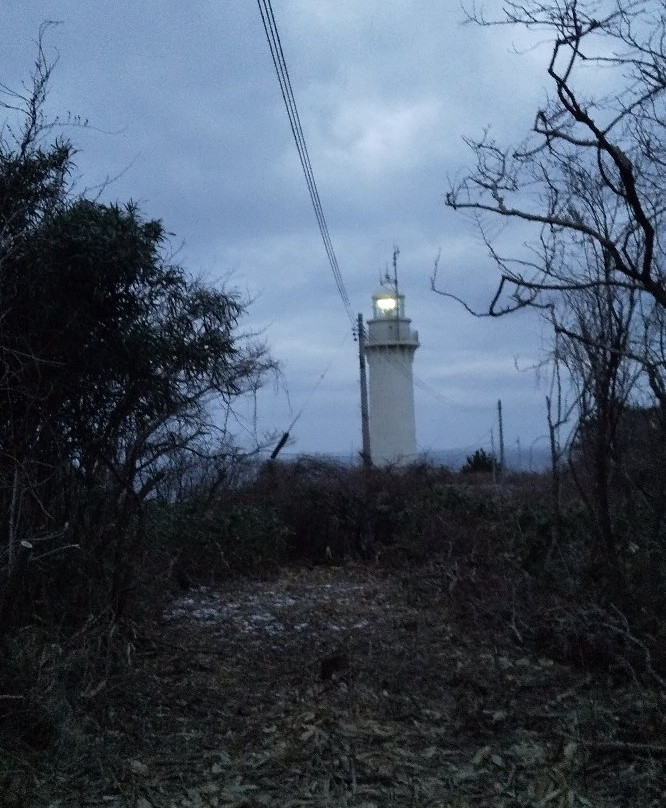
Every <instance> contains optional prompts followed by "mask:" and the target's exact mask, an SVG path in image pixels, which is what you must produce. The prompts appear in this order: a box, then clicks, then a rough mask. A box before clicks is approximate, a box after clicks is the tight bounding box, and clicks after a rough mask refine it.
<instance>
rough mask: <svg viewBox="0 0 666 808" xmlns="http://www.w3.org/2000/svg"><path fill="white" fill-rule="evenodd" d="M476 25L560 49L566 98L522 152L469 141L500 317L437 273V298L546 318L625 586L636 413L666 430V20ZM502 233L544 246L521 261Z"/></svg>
mask: <svg viewBox="0 0 666 808" xmlns="http://www.w3.org/2000/svg"><path fill="white" fill-rule="evenodd" d="M467 19H468V21H469V22H473V23H476V24H478V25H481V26H491V27H492V26H517V27H521V28H523V29H525V30H527V31H530V32H534V33H535V37H536V36H538V38H539V40H540V44H539V45H538V47H540V48H541V47H544V44H543V41H544V34H545V40H546V42H549V43H550V51H549V55H548V58H547V61H546V66H545V70H546V73H547V76H548V79H549V82H550V88H551V93H550V95H549V97H548V98H547V100H546V102H545V103H544V104H543V106H541V107H540V108H539V109H538V110H537V111H536V114H535V117H534V124H533V127H532V131H531V132H530V133H529V134H528V135H527V137H526V138H525V139H524V140H523V142H521V143H520V144H519V145H518V146H511V147H505V146H502V145H501V144H499V143H498V142H497V141H496V140H494V139H493V137H492V136H491V133H490V130H486V131H485V132H484V133H483V135H482V136H481V137H480V138H471V137H468V138H465V141H466V143H467V145H468V146H469V148H470V150H471V152H472V154H473V158H474V165H473V168H472V169H471V170H470V171H469V172H467V173H466V174H465V175H463V176H462V178H460V179H457V180H455V181H452V183H451V185H450V188H449V190H448V193H447V194H446V204H447V205H448V206H449V207H451V208H452V209H454V210H462V211H467V212H470V213H471V214H472V215H473V216H474V218H475V220H476V222H477V224H478V226H479V228H480V230H481V233H482V236H483V239H484V242H485V244H486V246H487V248H488V251H489V254H490V256H491V258H492V260H493V262H494V263H495V265H496V266H497V267H498V269H499V280H498V283H497V286H496V289H495V292H494V294H493V295H492V297H491V300H490V301H489V304H488V306H487V308H486V309H485V310H483V311H479V310H472V309H471V307H470V306H468V305H467V304H466V303H465V302H464V301H462V300H460V298H459V297H457V296H456V295H455V294H454V293H453V292H451V291H450V290H446V291H444V290H442V289H441V288H440V287H439V285H438V278H437V265H436V266H435V273H434V275H433V288H434V289H435V291H438V292H439V293H440V294H443V295H445V296H447V297H451V298H454V299H456V300H458V301H459V302H461V303H463V305H465V307H466V308H467V310H468V311H471V312H472V313H474V314H476V315H478V316H490V317H498V316H502V315H507V314H510V313H512V312H514V311H516V310H518V309H521V308H524V307H536V308H538V309H540V310H542V311H543V313H544V315H545V316H546V317H547V319H548V320H549V321H550V322H551V324H552V326H553V329H554V333H555V345H556V348H555V359H556V361H557V362H558V363H559V366H560V367H562V368H566V369H567V371H568V373H569V377H570V382H571V384H572V385H573V388H574V389H575V391H576V394H577V402H576V403H577V415H578V425H577V432H576V439H575V441H576V442H577V446H578V449H579V453H578V457H579V459H580V458H584V459H585V463H586V464H587V468H588V473H586V475H583V476H584V477H585V479H584V480H582V482H584V483H585V486H584V487H583V488H582V489H581V490H582V493H583V495H584V498H586V499H587V501H588V504H589V509H590V513H591V515H592V516H593V519H592V524H593V526H594V527H593V532H595V533H596V535H597V537H598V538H599V548H603V554H604V558H605V559H606V561H607V562H608V563H609V564H610V565H611V566H612V567H613V568H614V569H616V570H617V567H618V564H619V550H620V547H619V544H618V533H617V530H616V526H615V524H614V511H617V508H614V504H613V503H614V497H615V495H616V493H617V492H616V490H615V489H614V485H615V484H616V481H617V480H618V479H620V478H623V479H624V480H625V482H626V481H628V480H629V477H630V475H629V474H628V471H629V469H628V466H627V464H626V463H624V464H623V460H622V457H621V456H620V451H619V446H620V441H619V440H618V434H619V432H620V425H621V421H622V419H623V418H625V417H628V416H627V413H630V412H631V410H632V405H636V404H640V405H641V406H642V407H643V408H644V409H646V411H648V412H651V411H652V409H653V407H654V406H655V402H656V405H657V409H658V410H659V413H661V415H660V416H659V419H660V422H662V423H663V422H664V420H665V419H664V418H663V413H664V412H666V395H665V393H666V362H665V361H664V360H665V359H666V352H665V351H664V347H665V345H666V339H665V337H666V331H665V330H664V326H665V319H666V318H665V314H664V312H665V310H666V253H665V248H666V242H665V233H664V225H665V223H666V217H665V210H666V193H665V192H666V8H665V7H664V4H663V3H662V2H657V1H656V0H653V1H651V0H562V1H560V0H524V1H523V2H505V3H503V4H502V12H501V14H500V16H499V17H490V16H487V15H486V13H485V11H484V9H483V7H481V6H473V7H472V8H470V9H468V10H467ZM535 47H537V45H535ZM493 218H495V219H497V220H499V221H505V222H511V221H513V222H514V223H516V224H518V225H520V226H521V233H523V232H524V231H525V229H527V231H528V232H531V233H532V236H531V237H528V240H527V242H526V243H525V244H524V245H523V247H522V248H521V247H518V248H514V250H513V251H512V252H511V254H509V255H505V254H504V252H503V250H502V249H501V248H500V246H498V241H497V239H496V238H495V237H494V236H495V234H496V229H495V230H493V227H492V225H491V224H490V222H492V220H493ZM665 434H666V433H664V432H663V431H661V432H659V435H658V436H657V433H656V432H655V440H661V441H663V440H664V436H665ZM625 454H626V453H625ZM579 468H580V467H579ZM655 471H656V474H657V475H658V476H660V477H661V479H663V477H664V475H663V470H660V469H655ZM632 484H633V483H632ZM659 489H660V490H661V486H659ZM627 498H628V497H625V500H626V499H627ZM629 498H630V497H629ZM662 510H663V508H662ZM655 513H656V511H655ZM657 522H659V524H661V517H660V518H659V519H658V520H657ZM659 529H661V528H660V527H659Z"/></svg>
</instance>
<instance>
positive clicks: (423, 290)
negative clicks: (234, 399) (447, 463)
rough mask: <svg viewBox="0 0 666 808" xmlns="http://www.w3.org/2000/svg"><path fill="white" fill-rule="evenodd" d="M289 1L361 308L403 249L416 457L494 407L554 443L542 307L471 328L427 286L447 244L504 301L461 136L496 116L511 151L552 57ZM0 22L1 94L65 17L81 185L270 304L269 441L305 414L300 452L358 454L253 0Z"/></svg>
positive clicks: (338, 243) (446, 279)
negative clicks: (470, 201) (135, 212)
mask: <svg viewBox="0 0 666 808" xmlns="http://www.w3.org/2000/svg"><path fill="white" fill-rule="evenodd" d="M486 5H487V7H488V8H491V9H492V8H497V7H498V6H501V4H500V3H499V2H494V0H489V2H488V3H487V4H486ZM273 8H274V12H275V16H276V20H277V24H278V26H279V29H280V33H281V38H282V46H283V49H284V53H285V56H286V60H287V64H288V67H289V71H290V75H291V81H292V85H293V90H294V94H295V97H296V102H297V104H298V107H299V112H300V117H301V123H302V127H303V130H304V133H305V137H306V140H307V144H308V149H309V153H310V158H311V161H312V165H313V169H314V173H315V177H316V180H317V184H318V187H319V193H320V197H321V201H322V204H323V208H324V212H325V215H326V219H327V222H328V227H329V231H330V235H331V238H332V242H333V245H334V248H335V252H336V254H337V258H338V262H339V265H340V269H341V271H342V275H343V278H344V282H345V285H346V287H347V291H348V294H349V297H350V299H351V303H352V307H353V309H354V311H355V312H362V313H363V314H364V316H365V317H366V318H368V317H369V316H370V314H371V305H370V304H371V296H372V294H373V292H374V291H375V290H376V288H377V286H378V280H379V276H380V273H382V272H383V271H384V270H385V268H386V267H387V265H390V262H391V256H392V251H393V245H394V244H397V245H398V246H399V248H400V258H399V265H398V268H399V275H400V281H401V291H402V292H403V293H404V295H405V298H406V309H407V315H408V316H410V317H411V318H412V324H413V327H414V328H416V329H417V330H418V331H419V336H420V340H421V348H420V349H419V350H418V351H417V353H416V356H415V361H414V372H415V375H416V378H417V387H416V390H415V395H416V419H417V440H418V443H419V447H420V449H422V450H423V451H428V450H433V449H443V448H461V449H462V450H463V451H464V450H466V449H470V450H471V449H474V448H477V447H479V446H485V447H487V448H490V431H491V429H492V428H493V427H494V429H495V437H496V436H497V427H496V426H495V417H496V406H497V400H498V399H501V400H502V403H503V409H504V415H505V425H504V426H505V440H506V443H507V445H509V446H510V445H514V446H515V445H516V442H517V441H518V440H520V443H521V445H522V447H523V448H525V447H528V446H529V445H530V444H532V443H533V442H535V441H537V444H538V445H543V440H541V442H540V443H539V440H538V439H541V436H542V435H543V434H544V432H545V415H544V396H545V394H546V393H547V389H546V388H545V385H544V383H543V382H541V383H539V382H538V379H537V376H536V374H535V373H534V371H532V370H530V367H531V366H532V365H534V364H535V362H537V361H538V359H539V357H540V356H541V354H542V352H543V350H544V348H545V347H546V346H547V343H548V333H547V331H546V330H545V329H544V328H543V326H542V325H541V323H540V322H539V320H538V319H537V317H536V316H535V315H534V314H532V313H529V312H527V313H521V314H519V315H514V316H512V317H511V318H509V319H506V320H502V321H498V320H489V319H482V320H475V319H474V318H473V317H471V316H470V315H469V314H467V313H466V312H465V311H464V310H463V309H462V308H460V307H459V306H457V305H456V304H455V303H454V302H453V301H450V300H447V299H444V298H442V297H438V296H437V295H435V294H434V293H433V292H432V291H431V289H430V275H431V272H432V266H433V261H434V258H435V256H436V255H437V253H438V251H439V250H440V249H441V259H440V284H441V286H442V287H443V288H446V289H447V290H448V291H452V292H454V293H456V294H458V295H461V296H463V297H465V298H466V299H468V300H469V301H470V302H471V303H472V304H474V305H476V306H482V305H483V304H484V302H485V301H487V300H488V299H489V297H490V296H491V295H492V292H493V290H494V284H495V282H496V270H495V267H494V266H493V265H492V263H491V262H490V260H489V259H488V257H487V255H486V253H485V249H484V247H483V245H482V244H481V243H480V241H479V237H478V234H477V233H476V231H475V229H474V226H473V224H472V223H471V222H470V221H469V220H468V219H466V218H465V217H464V216H462V215H461V214H459V213H454V212H452V211H450V210H448V209H447V208H445V206H444V204H443V194H444V193H445V191H446V189H447V178H448V177H449V176H454V175H456V174H459V173H460V172H462V171H463V170H464V168H465V166H466V165H469V161H470V155H469V153H468V151H467V149H466V147H465V145H464V144H463V142H462V136H463V134H470V135H474V136H476V135H479V134H481V132H482V130H483V128H484V127H485V126H487V125H488V124H492V126H493V130H494V133H495V135H496V136H497V137H498V138H500V139H502V140H506V141H508V142H511V141H512V140H517V139H520V138H521V137H522V135H523V134H524V133H526V132H527V131H528V130H529V128H530V126H531V124H532V122H533V118H534V111H535V108H536V105H537V104H538V102H539V101H540V100H541V99H542V98H543V96H544V92H545V89H544V88H545V77H544V62H545V60H546V58H547V51H546V50H544V49H536V50H533V51H531V52H529V53H526V54H523V55H520V56H518V55H516V54H515V53H514V48H513V45H515V44H518V45H520V46H522V45H524V44H525V43H516V40H515V37H516V36H517V33H518V32H516V31H511V30H510V29H507V28H502V29H494V30H481V29H479V28H477V27H473V26H466V25H461V19H462V16H463V15H462V12H461V10H460V7H459V5H458V3H457V2H455V0H419V2H417V0H391V2H387V1H386V0H362V2H360V1H359V0H273ZM0 9H1V11H0V15H1V16H0V81H1V82H2V83H4V84H6V85H9V86H10V87H18V86H19V85H20V83H21V81H22V80H25V79H26V78H27V76H28V75H29V72H30V68H31V64H32V62H33V60H34V55H35V46H34V40H35V39H36V36H37V32H38V29H39V25H40V23H41V22H43V21H44V20H58V21H61V24H60V25H59V26H58V27H57V28H53V29H51V30H50V31H49V33H48V35H47V40H46V43H47V49H48V50H49V51H50V52H51V53H53V54H54V55H55V53H56V51H57V53H58V54H59V63H58V66H57V68H56V70H55V72H54V76H53V81H52V87H51V94H50V101H49V106H50V109H51V110H52V111H54V112H68V111H70V112H71V113H72V114H75V115H81V116H82V117H83V118H87V119H88V120H89V121H90V123H91V125H92V126H91V127H90V128H89V129H88V130H80V129H75V130H71V131H70V132H69V136H70V137H71V138H72V140H73V141H74V142H75V143H76V144H77V145H78V147H79V154H78V155H77V165H78V168H79V170H80V175H81V178H80V180H79V185H80V187H81V188H83V187H84V186H94V185H96V184H98V183H100V182H103V181H104V180H105V178H107V177H117V179H115V181H114V182H113V183H111V185H110V186H109V187H108V188H107V189H106V190H105V191H104V197H103V198H104V199H105V200H113V201H116V200H117V201H121V202H122V201H126V200H128V199H130V198H131V199H134V200H136V201H137V202H139V204H140V206H141V208H142V210H143V212H144V213H145V215H146V216H149V217H156V218H160V219H162V220H163V221H164V223H165V226H166V228H167V229H168V230H169V231H170V232H172V233H174V234H175V235H174V237H173V245H174V246H175V247H178V248H179V253H178V261H179V262H180V263H181V264H183V265H184V266H185V267H186V268H187V269H188V270H190V271H191V272H193V273H195V274H203V275H204V276H205V277H206V278H207V279H209V280H211V281H224V282H225V283H227V284H228V285H230V286H237V287H240V288H241V289H242V290H244V291H245V292H247V293H248V294H249V296H251V297H252V298H254V302H253V303H252V305H251V307H250V309H249V312H248V316H247V318H246V321H245V324H244V325H245V327H246V328H247V329H249V330H258V331H262V332H263V334H264V338H265V340H266V341H267V343H268V344H269V346H270V349H271V352H272V354H273V356H274V357H275V358H276V359H277V360H278V361H279V362H280V363H281V366H282V372H283V382H282V383H281V384H280V385H277V386H276V385H272V384H269V385H268V386H267V387H266V389H265V390H264V391H263V392H262V393H261V394H260V396H259V400H258V402H257V405H258V410H257V424H258V428H259V431H260V432H269V431H272V430H276V431H282V430H284V429H286V428H287V426H288V425H289V423H290V422H291V420H292V419H293V418H294V417H295V415H296V414H297V413H298V412H299V411H300V409H301V407H302V406H303V405H304V404H305V409H304V410H303V414H302V416H301V417H300V419H299V420H298V422H297V424H296V425H295V427H294V429H293V432H292V438H293V443H292V445H291V446H290V447H289V451H291V452H307V453H309V452H342V453H350V452H353V451H356V450H358V448H359V446H360V405H359V396H358V359H357V353H356V345H355V343H354V341H353V338H352V335H351V332H350V327H349V321H348V319H347V316H346V314H345V310H344V307H343V305H342V303H341V301H340V298H339V297H338V295H337V292H336V288H335V284H334V281H333V278H332V275H331V272H330V269H329V265H328V262H327V258H326V254H325V252H324V248H323V245H322V242H321V239H320V236H319V232H318V230H317V226H316V221H315V217H314V214H313V211H312V208H311V206H310V201H309V197H308V194H307V189H306V185H305V181H304V178H303V175H302V172H301V168H300V164H299V162H298V156H297V152H296V148H295V146H294V143H293V140H292V136H291V131H290V129H289V124H288V120H287V116H286V113H285V110H284V107H283V102H282V98H281V95H280V92H279V87H278V83H277V79H276V76H275V74H274V72H273V64H272V61H271V57H270V52H269V50H268V45H267V42H266V39H265V34H264V31H263V28H262V24H261V17H260V14H259V9H258V6H257V3H256V2H255V0H215V2H213V0H189V2H187V3H184V2H182V1H181V0H160V1H159V2H158V0H115V1H114V2H113V3H82V2H80V0H78V2H77V0H59V1H58V2H55V0H54V1H53V2H47V1H46V0H1V3H0ZM521 236H522V234H521V233H519V232H518V231H515V232H512V231H508V232H507V233H505V235H504V238H505V239H511V238H515V239H516V240H517V241H520V239H521ZM324 372H326V375H325V377H324V378H323V380H322V381H321V383H320V384H319V386H318V388H317V389H316V390H315V391H314V393H313V392H312V391H313V388H314V387H315V385H316V384H317V382H318V380H319V379H320V377H321V375H322V373H324ZM246 412H247V413H248V414H249V413H250V410H246ZM236 428H237V430H238V432H239V434H241V433H242V431H243V426H242V425H238V426H237V427H236Z"/></svg>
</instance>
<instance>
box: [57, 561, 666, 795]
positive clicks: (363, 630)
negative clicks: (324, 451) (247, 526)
mask: <svg viewBox="0 0 666 808" xmlns="http://www.w3.org/2000/svg"><path fill="white" fill-rule="evenodd" d="M440 580H441V578H440V576H438V574H437V570H436V569H429V570H421V571H419V572H412V573H408V572H405V573H403V574H392V575H377V576H375V575H373V574H371V573H369V572H368V571H367V570H366V569H334V568H331V569H317V570H308V571H299V572H289V573H285V574H283V575H282V576H281V577H280V578H279V579H278V580H276V581H271V582H248V581H245V582H241V583H235V584H233V585H230V586H227V587H225V588H224V590H222V589H220V590H218V591H213V590H209V589H199V590H194V591H192V592H189V593H187V594H186V595H185V596H184V597H182V598H180V599H178V600H176V601H174V602H173V603H172V604H171V605H170V607H169V608H168V610H167V611H166V612H165V614H164V616H163V618H162V620H161V621H160V622H159V624H158V625H156V626H155V629H154V632H152V633H151V635H150V636H149V637H148V638H147V639H145V640H144V641H143V642H141V643H138V644H137V651H136V654H135V659H134V674H133V679H132V681H131V683H130V685H129V686H128V684H127V682H126V680H123V682H122V684H121V683H120V682H119V684H118V685H117V688H116V690H115V691H114V687H113V686H112V685H108V686H107V687H105V689H104V690H103V691H100V693H99V695H96V696H94V698H99V699H100V703H103V705H104V707H103V721H101V722H100V731H99V732H98V733H97V734H96V736H95V737H96V741H95V742H94V743H91V744H90V745H89V748H88V749H87V750H86V753H85V755H84V757H83V763H82V762H81V758H80V756H77V757H78V759H77V762H76V765H69V764H67V763H66V761H65V760H63V765H62V767H61V768H59V769H58V771H57V772H56V774H55V777H54V780H52V781H51V782H52V783H55V785H54V786H53V788H52V791H53V790H54V793H55V796H53V797H52V798H51V800H50V802H48V803H44V804H49V805H50V806H51V808H59V807H60V806H63V808H64V806H72V805H76V806H78V805H81V806H85V805H106V806H111V807H112V808H116V807H117V808H129V807H130V806H133V807H134V808H163V807H164V808H165V807H166V806H174V808H176V807H178V808H181V806H182V807H184V806H220V807H222V806H224V808H232V806H235V807H236V808H241V807H242V806H246V807H247V808H250V806H285V807H286V808H288V807H289V806H356V808H361V806H363V808H371V806H377V808H383V807H384V806H401V807H404V806H451V808H464V807H465V806H505V807H506V808H508V807H509V806H511V807H515V808H518V806H521V807H522V808H528V806H529V807H531V806H629V805H631V806H641V808H650V806H655V807H656V806H662V805H664V804H666V771H665V769H664V760H665V759H666V755H665V753H664V750H663V749H660V747H661V746H662V744H666V739H664V738H663V734H664V727H663V726H662V724H659V721H661V722H662V723H663V715H664V706H663V702H662V704H661V708H660V707H659V703H658V701H657V696H656V695H654V694H648V693H644V692H641V691H639V690H638V689H631V690H615V691H613V692H612V693H610V692H609V691H607V690H605V689H604V688H603V687H602V686H601V685H600V684H599V683H598V682H595V681H594V680H593V679H592V678H591V677H589V676H588V675H586V674H584V673H582V672H579V671H574V670H571V669H569V668H566V667H562V666H559V665H557V664H555V663H553V662H552V661H551V660H548V659H538V658H536V657H534V656H533V655H530V654H528V653H526V652H524V651H523V650H521V649H520V648H519V647H516V646H515V645H511V644H510V643H509V642H508V641H507V640H500V639H497V638H493V637H492V636H484V635H483V633H482V632H480V631H479V629H478V627H476V628H475V629H474V633H470V632H469V630H466V628H465V627H464V626H462V625H460V623H459V622H456V621H454V620H452V619H451V616H450V615H449V614H448V612H447V597H446V592H442V591H441V589H440V585H439V581H440ZM128 653H132V649H131V648H130V649H128ZM324 660H328V662H327V661H325V662H324V671H323V672H324V674H325V676H326V678H324V679H322V678H321V674H322V661H324ZM660 710H661V712H660ZM650 721H652V722H653V724H654V727H653V728H652V729H650V728H649V727H648V723H649V722H650Z"/></svg>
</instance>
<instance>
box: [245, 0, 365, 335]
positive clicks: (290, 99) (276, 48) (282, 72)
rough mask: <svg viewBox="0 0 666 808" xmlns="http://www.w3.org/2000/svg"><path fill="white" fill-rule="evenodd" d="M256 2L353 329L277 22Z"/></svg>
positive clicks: (264, 3) (266, 5) (263, 0)
mask: <svg viewBox="0 0 666 808" xmlns="http://www.w3.org/2000/svg"><path fill="white" fill-rule="evenodd" d="M257 3H258V5H259V11H260V13H261V21H262V23H263V26H264V32H265V33H266V39H267V40H268V46H269V48H270V51H271V57H272V59H273V66H274V67H275V73H276V75H277V78H278V82H279V84H280V92H281V93H282V100H283V101H284V105H285V109H286V110H287V117H288V118H289V125H290V126H291V132H292V135H293V136H294V142H295V143H296V150H297V151H298V157H299V160H300V162H301V166H302V168H303V174H304V175H305V182H306V184H307V187H308V193H309V194H310V201H311V202H312V207H313V209H314V213H315V218H316V219H317V224H318V226H319V232H320V233H321V237H322V241H323V242H324V248H325V250H326V255H327V256H328V262H329V264H330V266H331V272H332V273H333V279H334V280H335V285H336V287H337V290H338V294H339V295H340V299H341V300H342V304H343V306H344V307H345V311H346V312H347V317H348V318H349V322H350V323H351V326H352V330H353V329H354V327H355V325H356V323H355V319H354V314H353V312H352V307H351V304H350V302H349V296H348V295H347V290H346V289H345V284H344V281H343V280H342V274H341V272H340V267H339V265H338V259H337V258H336V255H335V251H334V249H333V243H332V242H331V237H330V234H329V232H328V225H327V224H326V218H325V216H324V210H323V208H322V205H321V200H320V198H319V191H318V190H317V183H316V182H315V177H314V172H313V170H312V164H311V162H310V156H309V154H308V148H307V145H306V143H305V136H304V134H303V129H302V127H301V120H300V116H299V114H298V108H297V106H296V100H295V98H294V93H293V90H292V87H291V80H290V78H289V71H288V70H287V62H286V60H285V58H284V53H283V51H282V43H281V41H280V34H279V32H278V28H277V23H276V22H275V16H274V14H273V8H272V5H271V0H257Z"/></svg>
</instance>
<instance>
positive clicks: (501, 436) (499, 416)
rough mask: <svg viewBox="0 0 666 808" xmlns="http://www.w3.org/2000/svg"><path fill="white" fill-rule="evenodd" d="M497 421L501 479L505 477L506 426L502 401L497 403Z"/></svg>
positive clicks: (499, 400)
mask: <svg viewBox="0 0 666 808" xmlns="http://www.w3.org/2000/svg"><path fill="white" fill-rule="evenodd" d="M497 419H498V421H499V452H500V456H499V478H500V480H501V479H502V476H503V475H504V424H503V423H502V401H501V399H498V401H497Z"/></svg>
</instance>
